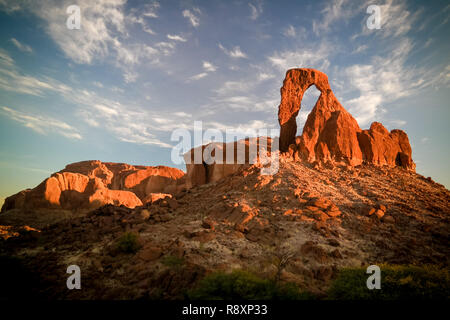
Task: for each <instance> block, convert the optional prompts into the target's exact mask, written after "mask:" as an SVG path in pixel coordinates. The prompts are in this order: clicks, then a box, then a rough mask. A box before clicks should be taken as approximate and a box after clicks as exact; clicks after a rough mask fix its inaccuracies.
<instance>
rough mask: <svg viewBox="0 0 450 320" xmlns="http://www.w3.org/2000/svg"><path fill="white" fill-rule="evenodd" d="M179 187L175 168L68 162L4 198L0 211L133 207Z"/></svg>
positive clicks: (181, 182)
mask: <svg viewBox="0 0 450 320" xmlns="http://www.w3.org/2000/svg"><path fill="white" fill-rule="evenodd" d="M182 188H184V172H183V171H181V170H179V169H176V168H169V167H165V166H158V167H147V166H132V165H129V164H125V163H103V162H101V161H82V162H77V163H72V164H69V165H67V166H66V168H64V169H63V170H61V171H60V172H57V173H54V174H52V175H51V177H49V178H47V179H46V180H44V181H43V182H42V183H41V184H39V185H38V186H37V187H36V188H34V189H27V190H23V191H20V192H19V193H17V194H15V195H13V196H11V197H8V198H6V199H5V203H4V205H3V207H2V212H3V211H7V210H10V209H15V208H17V209H38V208H62V209H80V208H95V207H99V206H102V205H105V204H114V205H125V206H127V207H130V208H134V207H136V206H140V205H142V201H143V200H144V199H146V197H147V195H149V194H152V193H167V194H175V193H177V192H179V191H180V190H181V189H182ZM147 201H148V200H147Z"/></svg>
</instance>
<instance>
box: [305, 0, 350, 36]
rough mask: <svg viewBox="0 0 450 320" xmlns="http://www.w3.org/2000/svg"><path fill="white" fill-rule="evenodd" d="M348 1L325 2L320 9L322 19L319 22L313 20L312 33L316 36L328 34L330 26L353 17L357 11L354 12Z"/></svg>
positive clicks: (333, 0) (334, 0)
mask: <svg viewBox="0 0 450 320" xmlns="http://www.w3.org/2000/svg"><path fill="white" fill-rule="evenodd" d="M351 4H352V3H351V2H350V1H349V0H332V1H328V2H326V5H325V7H324V8H323V9H322V11H321V13H322V17H321V18H320V19H319V20H313V25H312V27H313V32H314V33H315V34H316V35H318V34H320V33H321V32H328V31H330V29H331V26H332V25H334V24H335V23H339V22H342V21H345V20H347V19H348V18H350V17H351V16H353V15H355V14H356V13H357V12H358V11H359V10H356V9H355V8H354V7H353V6H352V5H351Z"/></svg>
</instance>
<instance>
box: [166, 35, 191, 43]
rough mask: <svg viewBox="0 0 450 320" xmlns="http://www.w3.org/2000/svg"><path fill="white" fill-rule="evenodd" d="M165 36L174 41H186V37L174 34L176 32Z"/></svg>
mask: <svg viewBox="0 0 450 320" xmlns="http://www.w3.org/2000/svg"><path fill="white" fill-rule="evenodd" d="M167 38H168V39H170V40H174V41H181V42H186V41H187V39H185V38H183V37H182V36H179V35H176V34H168V35H167Z"/></svg>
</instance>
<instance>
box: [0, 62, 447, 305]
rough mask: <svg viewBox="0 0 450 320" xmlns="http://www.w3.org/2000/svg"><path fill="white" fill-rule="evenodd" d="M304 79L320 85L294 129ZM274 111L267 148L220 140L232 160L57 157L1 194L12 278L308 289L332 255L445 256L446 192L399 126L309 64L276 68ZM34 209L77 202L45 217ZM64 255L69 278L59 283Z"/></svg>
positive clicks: (56, 290) (40, 287)
mask: <svg viewBox="0 0 450 320" xmlns="http://www.w3.org/2000/svg"><path fill="white" fill-rule="evenodd" d="M311 85H316V87H317V88H318V89H319V90H320V91H321V95H320V97H319V99H318V102H317V103H316V105H315V107H314V108H313V110H312V111H311V113H310V114H309V116H308V119H307V121H306V124H305V127H304V129H303V134H302V135H301V136H298V137H296V136H295V135H296V122H295V118H296V116H297V114H298V111H299V110H300V107H301V99H302V96H303V93H304V92H305V91H306V90H307V88H308V87H309V86H311ZM279 122H280V126H281V132H280V139H279V145H280V151H281V152H279V151H276V149H275V148H274V146H275V144H274V143H275V142H276V140H275V139H270V138H261V137H260V138H255V139H247V140H242V141H240V142H233V143H231V147H232V150H234V151H236V150H238V146H239V145H242V146H243V150H244V151H245V157H244V159H245V161H244V163H241V164H238V163H235V162H232V163H212V164H207V163H206V162H205V161H202V162H201V163H190V161H189V160H190V159H193V154H194V152H195V149H193V150H191V151H190V152H188V153H187V154H186V155H185V159H186V162H187V173H186V174H184V173H183V172H182V171H180V170H178V169H173V168H167V167H140V166H130V165H126V164H113V163H101V162H99V161H87V162H81V163H75V164H71V165H68V166H67V167H66V169H64V170H62V171H60V172H58V173H55V174H54V175H52V176H51V177H50V178H48V179H47V180H45V181H44V182H43V183H42V184H40V185H39V186H38V187H36V188H35V189H31V190H25V191H22V192H21V193H19V194H17V195H14V196H12V197H10V198H8V199H6V202H5V205H4V206H3V208H2V214H0V225H2V229H1V230H0V231H1V232H2V233H3V235H4V236H3V238H4V239H5V240H3V241H1V240H0V255H3V256H6V257H15V258H18V259H21V260H20V261H21V266H22V267H23V268H25V270H28V271H29V272H30V273H31V274H32V278H33V277H34V278H33V279H35V280H33V281H31V282H27V284H24V286H28V287H27V288H28V289H29V292H32V294H35V295H37V296H41V297H42V296H44V297H49V298H83V299H111V298H114V299H121V298H130V299H137V298H163V299H173V298H182V297H183V294H184V293H185V292H186V290H187V289H190V288H192V287H193V286H195V284H196V283H197V282H198V280H199V279H201V278H203V277H204V275H206V274H208V273H210V272H213V271H217V270H222V271H225V272H229V271H231V270H236V269H245V270H251V271H253V272H254V273H257V274H259V275H261V276H262V277H265V278H273V277H274V275H275V276H276V277H277V279H278V280H279V281H282V282H283V281H286V282H293V283H296V284H297V285H298V286H299V287H301V288H302V289H304V290H306V291H309V292H312V293H314V294H316V295H318V296H320V295H323V294H325V292H326V290H327V288H328V287H329V285H330V282H331V281H332V280H333V279H334V278H335V277H336V274H337V272H338V270H340V269H342V268H344V267H359V266H368V265H371V264H381V263H390V264H418V265H424V264H434V265H439V266H442V267H444V268H448V266H449V262H450V261H449V257H450V249H449V246H448V243H449V240H450V228H449V222H450V221H449V218H450V191H449V190H447V189H446V188H445V187H444V186H442V185H440V184H438V183H435V182H434V181H433V180H432V179H431V178H425V177H423V176H421V175H420V174H418V173H416V172H415V164H414V162H413V160H412V156H411V154H412V151H411V147H410V144H409V141H408V136H407V135H406V133H404V132H403V131H401V130H392V131H391V132H389V131H388V130H387V129H385V128H384V127H383V125H382V124H380V123H377V122H374V123H373V124H372V125H371V126H370V129H368V130H362V129H360V127H359V125H358V123H357V122H356V120H355V119H354V118H353V117H352V116H351V115H350V114H349V113H348V112H347V111H346V110H345V109H344V108H343V107H342V106H341V105H340V103H339V102H338V100H337V99H336V97H335V96H334V94H333V92H332V91H331V89H330V86H329V84H328V79H327V77H326V75H325V74H323V73H321V72H320V71H317V70H313V69H293V70H289V71H288V72H287V74H286V79H285V81H284V84H283V87H282V89H281V104H280V107H279ZM260 144H264V145H267V151H268V152H269V153H270V156H274V155H276V156H277V157H276V158H277V159H278V160H279V167H278V170H277V171H276V173H274V174H272V175H264V174H262V170H263V169H264V168H265V167H267V166H269V164H264V162H263V161H256V163H252V161H251V160H252V159H253V158H254V157H255V156H256V160H260V154H258V153H257V154H252V153H251V149H252V148H250V146H252V145H257V146H259V145H260ZM209 146H211V145H209ZM206 147H208V146H202V147H199V148H200V150H201V151H203V150H204V149H205V148H206ZM214 147H215V148H213V150H216V151H217V150H219V149H220V150H225V151H226V150H229V149H227V145H226V144H215V145H214ZM225 153H226V152H224V159H226V154H225ZM234 154H236V153H234ZM39 208H47V209H48V208H50V210H60V209H64V208H65V209H71V211H70V212H74V209H78V208H86V210H85V211H83V212H78V213H77V214H67V215H64V216H61V215H60V217H59V218H58V219H53V220H52V219H48V217H49V215H48V214H49V213H48V212H46V213H45V214H44V213H43V214H40V213H39V211H38V210H37V209H39ZM52 208H53V209H52ZM22 211H26V213H25V214H22V215H21V214H20V213H21V212H22ZM45 217H47V218H45ZM276 261H278V262H279V261H284V262H283V265H282V266H281V265H280V263H277V262H276ZM73 264H75V265H78V266H79V267H80V268H81V270H82V274H83V276H82V277H83V280H82V281H83V290H67V288H66V283H65V281H61V279H66V278H67V274H66V269H67V266H69V265H73ZM36 279H37V280H36ZM30 283H31V284H30Z"/></svg>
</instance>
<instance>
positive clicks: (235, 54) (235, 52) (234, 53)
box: [219, 43, 247, 58]
mask: <svg viewBox="0 0 450 320" xmlns="http://www.w3.org/2000/svg"><path fill="white" fill-rule="evenodd" d="M219 48H220V49H221V50H222V51H223V52H224V53H225V54H226V55H227V56H229V57H231V58H247V55H246V54H245V53H244V52H242V51H241V48H240V47H239V46H235V47H234V48H233V49H231V50H228V49H226V48H225V47H224V46H223V45H222V44H220V43H219Z"/></svg>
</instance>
